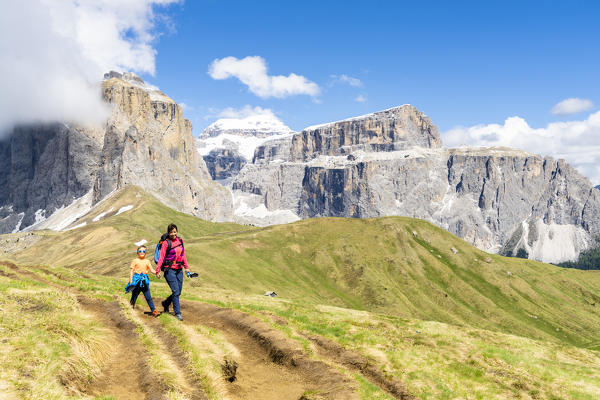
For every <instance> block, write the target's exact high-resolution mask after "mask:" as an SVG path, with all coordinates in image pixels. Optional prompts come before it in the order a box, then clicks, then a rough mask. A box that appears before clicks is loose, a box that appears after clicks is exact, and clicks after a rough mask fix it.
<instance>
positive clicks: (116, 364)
mask: <svg viewBox="0 0 600 400" xmlns="http://www.w3.org/2000/svg"><path fill="white" fill-rule="evenodd" d="M78 301H79V303H80V304H81V306H82V307H83V308H84V309H85V310H87V311H89V312H91V313H92V314H94V316H95V317H96V318H97V319H98V320H99V321H101V323H102V324H103V325H104V326H106V327H107V328H109V329H111V330H112V331H113V333H114V334H115V337H116V341H115V343H114V347H113V351H112V354H111V356H110V360H109V361H108V363H107V365H106V367H105V368H104V370H103V372H102V375H101V376H98V377H97V378H96V379H94V381H93V382H92V383H91V384H90V385H89V386H88V387H87V389H86V390H85V393H86V394H89V395H92V396H113V397H114V398H116V399H118V400H129V399H131V400H134V399H146V400H161V399H165V398H166V395H165V393H166V388H164V387H161V386H160V384H158V383H157V382H156V381H155V377H154V376H153V373H152V370H151V369H150V366H149V358H148V356H147V355H146V353H145V351H144V349H143V347H142V346H141V344H140V343H139V337H138V334H137V329H136V327H135V325H134V324H133V323H132V322H131V321H129V320H128V319H126V318H125V317H124V316H123V314H122V313H121V308H120V307H119V304H118V303H117V302H104V301H101V300H94V299H90V298H88V297H85V296H78Z"/></svg>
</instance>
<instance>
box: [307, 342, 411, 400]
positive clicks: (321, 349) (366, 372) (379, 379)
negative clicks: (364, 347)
mask: <svg viewBox="0 0 600 400" xmlns="http://www.w3.org/2000/svg"><path fill="white" fill-rule="evenodd" d="M307 338H308V339H309V340H310V341H311V342H312V343H313V344H314V345H315V348H316V350H317V353H318V354H319V355H320V356H322V357H324V358H327V359H331V360H333V361H335V362H336V363H338V364H341V365H343V366H344V367H346V368H349V369H352V370H355V371H357V372H359V373H361V374H362V375H363V376H365V377H366V378H367V379H368V380H369V381H371V382H372V383H374V384H375V385H377V386H379V387H380V388H382V389H383V390H385V391H386V392H388V393H389V394H391V395H392V396H394V397H395V398H396V399H402V400H405V399H406V400H408V399H414V398H415V397H414V396H413V395H411V394H410V393H409V392H408V390H407V389H406V386H404V384H403V383H402V382H400V380H398V379H397V378H395V377H390V376H385V375H384V374H383V373H382V372H381V370H380V369H379V368H377V366H376V365H375V364H374V363H372V362H370V361H369V359H367V358H366V357H365V356H363V355H362V354H360V353H358V352H356V351H352V350H347V349H345V348H344V347H342V346H341V345H339V344H337V343H335V342H333V341H331V340H328V339H325V338H323V337H320V336H316V335H311V336H307Z"/></svg>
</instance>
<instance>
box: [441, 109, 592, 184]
mask: <svg viewBox="0 0 600 400" xmlns="http://www.w3.org/2000/svg"><path fill="white" fill-rule="evenodd" d="M442 140H443V142H444V145H445V146H447V147H456V146H462V145H468V146H486V147H487V146H507V147H512V148H517V149H522V150H525V151H528V152H530V153H534V154H539V155H542V156H552V157H554V158H563V159H565V160H566V161H567V162H568V163H569V164H571V165H573V166H574V167H575V168H577V170H578V171H579V172H581V173H582V174H584V175H585V176H587V177H588V178H590V179H591V180H592V182H593V183H594V184H595V185H597V184H599V183H600V111H598V112H596V113H593V114H591V115H590V116H589V117H588V118H587V119H585V120H583V121H566V122H554V123H551V124H548V125H547V126H546V127H544V128H537V129H536V128H532V127H531V126H530V125H529V124H528V123H527V121H525V120H524V119H523V118H521V117H510V118H507V119H506V121H504V124H488V125H475V126H471V127H458V128H454V129H451V130H449V131H447V132H444V133H443V134H442Z"/></svg>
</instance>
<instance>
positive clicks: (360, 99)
mask: <svg viewBox="0 0 600 400" xmlns="http://www.w3.org/2000/svg"><path fill="white" fill-rule="evenodd" d="M354 101H357V102H359V103H366V101H367V97H366V96H363V95H362V94H360V95H358V96H356V97H355V98H354Z"/></svg>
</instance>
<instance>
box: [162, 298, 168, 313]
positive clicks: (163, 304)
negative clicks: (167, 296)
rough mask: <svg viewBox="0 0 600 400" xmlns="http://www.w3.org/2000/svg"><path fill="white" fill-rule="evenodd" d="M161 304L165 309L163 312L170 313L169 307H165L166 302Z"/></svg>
mask: <svg viewBox="0 0 600 400" xmlns="http://www.w3.org/2000/svg"><path fill="white" fill-rule="evenodd" d="M160 304H161V305H162V306H163V309H164V311H163V312H166V313H168V312H169V305H165V304H166V302H165V300H163V301H161V302H160Z"/></svg>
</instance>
